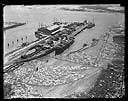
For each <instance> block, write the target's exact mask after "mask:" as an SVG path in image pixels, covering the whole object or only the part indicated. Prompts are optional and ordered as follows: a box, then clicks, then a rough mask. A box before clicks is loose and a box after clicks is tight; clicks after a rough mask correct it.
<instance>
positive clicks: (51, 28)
mask: <svg viewBox="0 0 128 101" xmlns="http://www.w3.org/2000/svg"><path fill="white" fill-rule="evenodd" d="M58 27H59V26H58V25H53V26H50V27H49V28H47V29H48V30H54V29H56V28H58Z"/></svg>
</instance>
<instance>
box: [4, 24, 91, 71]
mask: <svg viewBox="0 0 128 101" xmlns="http://www.w3.org/2000/svg"><path fill="white" fill-rule="evenodd" d="M88 25H89V24H86V25H84V26H82V27H81V28H80V29H78V30H76V31H75V32H73V33H72V34H71V36H76V35H78V34H79V33H80V32H81V31H83V30H84V29H85V28H87V27H88ZM47 38H48V37H46V38H44V39H41V40H37V41H35V42H33V43H31V44H29V45H28V46H25V47H23V48H21V49H18V50H16V51H14V52H13V53H11V54H8V55H6V56H5V57H4V67H5V68H6V66H7V65H10V64H13V63H15V60H16V59H18V57H19V56H20V55H22V54H23V53H25V52H26V51H28V49H29V48H31V47H33V46H35V45H37V44H39V43H40V42H42V41H44V40H46V39H47ZM10 57H12V59H11V61H9V58H10Z"/></svg>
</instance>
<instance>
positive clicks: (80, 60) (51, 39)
mask: <svg viewBox="0 0 128 101" xmlns="http://www.w3.org/2000/svg"><path fill="white" fill-rule="evenodd" d="M2 30H3V94H4V96H3V99H17V98H20V99H29V98H37V99H38V98H63V99H83V98H84V99H88V98H123V97H125V81H124V79H125V75H124V69H125V68H124V58H125V7H124V6H121V5H120V4H67V5H66V4H52V5H50V4H47V5H4V7H3V29H2Z"/></svg>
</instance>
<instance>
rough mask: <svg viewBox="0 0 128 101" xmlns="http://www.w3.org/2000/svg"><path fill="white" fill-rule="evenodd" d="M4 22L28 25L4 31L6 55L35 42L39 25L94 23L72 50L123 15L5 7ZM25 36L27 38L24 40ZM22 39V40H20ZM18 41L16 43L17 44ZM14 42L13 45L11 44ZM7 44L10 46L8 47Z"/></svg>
mask: <svg viewBox="0 0 128 101" xmlns="http://www.w3.org/2000/svg"><path fill="white" fill-rule="evenodd" d="M3 17H4V21H12V22H13V21H14V22H26V21H27V22H28V24H26V25H24V26H20V27H16V28H13V29H9V30H6V31H5V32H4V33H3V34H4V53H7V52H9V51H11V50H13V49H15V48H16V47H17V46H19V45H20V44H21V43H22V42H26V41H28V42H31V41H33V40H36V38H35V36H34V32H35V31H36V30H37V28H38V27H39V23H42V24H44V25H51V24H52V23H53V21H54V19H57V20H58V21H64V22H65V21H66V22H74V21H78V22H83V21H84V20H85V19H86V20H90V21H92V19H94V22H95V23H96V26H95V27H94V28H93V29H89V30H85V31H83V32H82V33H85V34H84V37H83V35H82V34H80V35H78V36H77V38H78V39H79V40H76V43H77V45H75V47H74V49H75V50H76V48H78V47H77V46H80V44H81V43H82V42H84V41H85V40H86V41H87V40H89V36H90V35H91V34H92V35H94V34H97V35H100V34H99V33H105V31H107V30H108V28H109V27H111V26H113V25H116V24H119V23H120V22H122V18H124V15H123V14H122V13H103V12H102V13H101V12H82V11H66V10H61V9H57V8H50V7H48V8H31V9H28V8H23V9H14V8H12V7H6V9H5V10H4V15H3ZM26 36H27V38H26ZM21 38H23V40H21ZM17 40H18V42H17ZM12 41H14V44H12ZM8 43H9V44H10V45H9V47H8Z"/></svg>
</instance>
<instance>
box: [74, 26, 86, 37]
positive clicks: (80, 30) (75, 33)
mask: <svg viewBox="0 0 128 101" xmlns="http://www.w3.org/2000/svg"><path fill="white" fill-rule="evenodd" d="M87 26H88V24H86V25H84V26H83V27H82V28H80V29H78V30H77V31H75V32H73V33H72V36H76V35H78V34H79V33H80V32H82V31H83V30H84V29H85V28H87Z"/></svg>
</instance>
